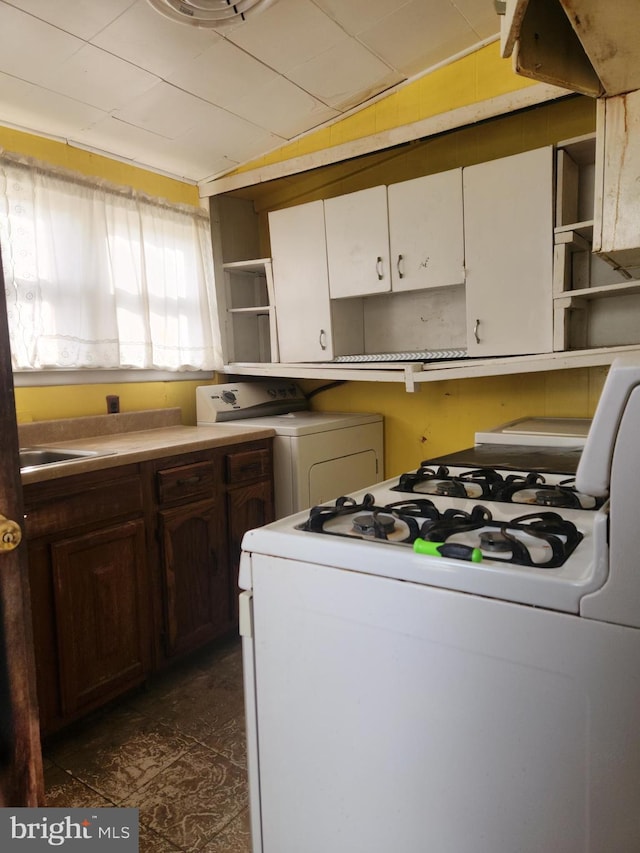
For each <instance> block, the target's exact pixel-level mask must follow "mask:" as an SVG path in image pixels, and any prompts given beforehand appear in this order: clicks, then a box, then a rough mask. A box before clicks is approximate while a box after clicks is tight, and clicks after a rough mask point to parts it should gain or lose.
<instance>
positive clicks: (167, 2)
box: [148, 0, 276, 29]
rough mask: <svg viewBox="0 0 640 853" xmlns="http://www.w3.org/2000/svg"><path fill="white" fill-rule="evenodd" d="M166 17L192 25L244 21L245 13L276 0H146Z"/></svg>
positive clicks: (255, 10)
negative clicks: (234, 0) (231, 0)
mask: <svg viewBox="0 0 640 853" xmlns="http://www.w3.org/2000/svg"><path fill="white" fill-rule="evenodd" d="M148 2H149V3H150V4H151V6H153V8H154V9H156V10H157V11H158V12H160V13H161V14H162V15H165V16H166V17H167V18H171V20H172V21H178V22H179V23H181V24H190V25H191V26H192V27H211V28H213V29H215V28H217V27H222V26H225V25H226V24H233V23H238V22H240V21H244V20H245V18H246V17H247V15H250V14H253V13H254V12H259V11H261V10H262V9H265V8H266V7H267V6H269V5H271V3H275V2H276V0H236V2H235V3H232V2H229V0H148Z"/></svg>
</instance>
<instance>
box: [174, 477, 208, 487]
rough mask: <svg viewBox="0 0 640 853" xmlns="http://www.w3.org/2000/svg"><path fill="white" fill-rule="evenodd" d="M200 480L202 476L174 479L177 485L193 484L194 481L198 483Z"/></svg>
mask: <svg viewBox="0 0 640 853" xmlns="http://www.w3.org/2000/svg"><path fill="white" fill-rule="evenodd" d="M200 480H202V477H198V476H194V477H183V478H182V479H181V480H176V485H177V486H195V484H196V483H199V482H200Z"/></svg>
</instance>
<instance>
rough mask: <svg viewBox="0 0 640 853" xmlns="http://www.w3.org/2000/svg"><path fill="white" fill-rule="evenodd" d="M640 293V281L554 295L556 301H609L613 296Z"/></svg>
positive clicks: (585, 288) (566, 291)
mask: <svg viewBox="0 0 640 853" xmlns="http://www.w3.org/2000/svg"><path fill="white" fill-rule="evenodd" d="M633 293H640V281H636V280H633V281H629V282H626V281H625V282H621V283H620V284H603V285H600V286H599V287H583V288H580V289H579V290H565V291H563V292H562V293H557V294H555V295H554V297H553V298H554V299H573V298H575V299H587V300H588V299H607V298H608V297H611V296H626V295H631V294H633Z"/></svg>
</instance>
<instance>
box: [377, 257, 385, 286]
mask: <svg viewBox="0 0 640 853" xmlns="http://www.w3.org/2000/svg"><path fill="white" fill-rule="evenodd" d="M376 272H377V273H378V281H382V279H383V278H384V270H383V267H382V258H378V259H377V260H376Z"/></svg>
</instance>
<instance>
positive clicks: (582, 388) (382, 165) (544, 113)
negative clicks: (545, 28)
mask: <svg viewBox="0 0 640 853" xmlns="http://www.w3.org/2000/svg"><path fill="white" fill-rule="evenodd" d="M528 85H531V83H530V82H529V81H526V80H523V79H522V78H518V77H516V76H515V75H514V74H513V73H512V72H511V69H510V64H509V62H505V61H503V60H500V58H499V53H498V47H497V45H496V44H492V45H490V46H488V47H486V48H484V49H482V50H480V51H478V52H477V53H474V54H472V55H470V56H468V57H465V58H463V59H461V60H459V61H458V62H455V63H453V64H451V65H450V66H446V67H444V68H442V69H439V70H438V71H436V72H434V73H433V74H430V75H427V76H425V77H423V78H421V79H420V80H417V81H415V82H414V83H412V84H409V85H407V86H405V87H403V88H402V89H401V90H399V91H398V92H396V93H394V94H392V95H390V96H388V97H387V98H384V99H381V100H379V101H378V102H377V103H376V104H374V105H372V106H370V107H368V108H366V109H364V110H361V111H360V112H358V113H356V114H355V115H353V116H351V117H349V118H347V119H344V120H343V121H341V122H337V123H335V124H333V125H332V126H331V127H329V128H325V129H321V130H319V131H317V132H315V133H311V134H307V135H306V136H304V137H302V138H301V139H300V140H298V141H296V142H294V143H292V144H291V145H288V146H285V147H284V148H282V149H279V150H278V151H277V152H273V153H271V154H270V155H269V156H268V157H266V158H262V159H261V161H259V162H260V163H263V162H264V163H267V162H276V161H278V160H285V159H287V158H289V157H293V156H298V155H300V154H304V153H308V152H310V151H315V150H319V149H320V148H322V147H327V146H330V145H336V144H339V143H342V142H346V141H349V140H351V139H356V138H359V137H362V136H366V135H368V134H371V133H374V132H378V131H380V130H384V129H387V128H390V127H396V126H399V125H402V124H406V123H410V122H413V121H417V120H420V119H422V118H426V117H428V116H430V115H435V114H437V113H441V112H444V111H446V110H449V109H453V108H455V107H458V106H463V105H465V104H469V103H473V102H475V101H479V100H484V99H486V98H489V97H492V96H495V95H500V94H503V93H505V92H509V91H514V90H516V89H519V88H523V87H525V86H528ZM594 113H595V110H594V107H593V102H590V101H588V100H587V99H574V100H569V101H565V102H562V103H557V104H551V105H549V106H546V107H543V108H540V109H535V110H529V111H526V112H524V113H522V114H519V115H518V116H514V117H510V118H508V119H505V120H501V121H499V122H489V123H486V124H485V125H483V126H482V127H480V126H478V127H475V126H474V127H471V128H469V129H467V130H464V131H459V132H458V133H456V134H454V135H451V134H448V135H446V136H445V137H440V138H438V139H433V140H428V141H426V142H425V143H419V144H415V145H413V146H409V149H411V150H408V151H407V152H405V154H404V155H403V156H402V157H397V156H396V152H388V153H383V154H379V155H375V156H372V157H371V158H368V159H367V160H365V161H363V162H362V166H363V168H362V169H359V170H357V171H356V173H355V175H354V170H353V168H352V167H349V168H347V169H345V167H342V166H337V167H332V171H323V172H320V171H319V170H318V172H316V173H310V174H307V175H305V176H300V177H299V178H296V179H293V180H292V179H288V180H287V181H285V182H280V183H278V182H274V183H273V185H272V186H270V187H268V188H264V187H262V188H261V189H260V191H259V192H257V191H256V194H255V201H256V207H257V208H258V209H259V210H261V211H263V214H264V212H265V211H266V210H268V209H270V208H271V207H274V206H287V205H289V204H297V203H300V202H302V201H304V200H307V199H309V198H311V197H314V195H316V196H318V197H326V196H327V195H329V194H334V195H335V194H338V193H340V192H346V191H350V190H351V189H353V188H357V186H359V185H362V182H364V183H365V184H368V185H371V182H372V181H373V182H375V180H377V179H378V177H379V176H381V175H383V174H384V176H385V177H384V180H388V181H389V182H393V181H395V180H403V179H404V177H406V176H407V175H408V173H414V172H415V170H418V171H422V172H423V173H424V174H427V173H428V172H429V171H437V170H440V169H442V168H447V164H450V163H451V164H452V165H456V164H458V163H460V162H478V160H482V159H491V158H492V157H497V156H502V155H503V154H507V153H511V152H512V151H514V150H521V149H523V148H530V147H534V146H535V145H538V144H546V143H548V142H551V141H554V140H558V139H563V138H570V137H572V136H576V135H580V134H582V133H585V132H589V131H591V130H593V128H594V126H595V120H594ZM0 146H2V147H4V148H6V149H7V150H12V151H18V152H21V153H24V154H27V155H30V156H33V157H37V158H39V159H43V160H48V161H49V162H51V163H55V164H58V165H62V166H66V167H68V168H71V169H76V170H79V171H82V172H84V173H87V174H94V175H98V176H100V177H104V178H107V179H108V180H111V181H114V182H117V183H129V184H131V185H132V186H135V187H136V188H138V189H142V190H144V191H145V192H149V193H151V194H153V195H161V196H165V197H167V198H169V199H171V200H172V201H178V202H183V203H192V204H197V192H196V189H195V188H194V187H192V186H189V185H187V184H182V183H181V182H179V181H171V180H170V179H167V178H164V177H161V176H159V175H155V174H153V173H150V172H145V171H144V170H141V169H137V168H135V167H132V166H128V165H126V164H122V163H119V162H116V161H112V160H109V159H107V158H104V157H99V156H98V155H95V154H89V153H87V152H84V151H80V150H78V149H74V148H72V147H70V146H68V145H63V144H60V143H57V142H53V141H50V140H45V139H40V138H38V137H34V136H31V135H28V134H22V133H18V132H16V131H10V130H6V129H3V128H0ZM250 165H251V166H253V165H256V164H255V163H254V164H250ZM379 182H381V181H379ZM328 183H329V184H330V187H328ZM606 372H607V371H606V368H594V369H578V370H568V371H558V372H550V373H538V374H525V375H519V376H508V377H495V378H485V379H468V380H458V381H448V382H434V383H428V384H425V385H424V386H423V387H422V390H420V391H418V392H417V393H415V394H408V393H407V392H406V391H405V390H404V386H403V385H402V384H400V383H398V384H396V383H370V382H349V383H346V384H345V385H343V386H340V387H338V388H335V389H331V390H328V391H326V392H323V393H321V394H318V395H317V396H314V397H313V407H314V408H316V409H319V410H325V411H327V410H331V409H335V410H343V411H377V412H381V413H382V414H383V415H384V417H385V436H386V438H385V444H386V475H387V476H393V475H395V474H397V473H399V472H400V471H403V470H407V469H410V468H413V467H415V466H416V465H417V464H418V463H419V462H420V460H422V459H424V458H427V457H428V456H430V455H434V454H439V453H444V452H448V451H452V450H455V449H458V448H461V447H463V446H467V445H469V444H471V443H472V442H473V433H474V431H475V430H477V429H481V428H486V427H491V426H494V425H496V424H498V423H502V422H504V421H507V420H510V419H513V418H516V417H520V416H525V415H562V416H567V417H568V416H574V417H585V416H589V415H591V414H592V413H593V411H594V409H595V405H596V402H597V399H598V396H599V393H600V390H601V388H602V383H603V381H604V377H605V375H606ZM222 381H224V380H222ZM196 384H197V383H195V382H189V381H182V382H158V383H136V384H124V383H123V384H101V385H85V386H67V387H60V386H56V387H55V388H18V389H16V401H17V408H18V411H19V414H20V416H21V418H22V419H23V420H40V419H43V418H57V417H72V416H75V415H85V414H94V413H103V412H105V411H106V404H105V399H104V398H105V396H106V394H118V395H119V396H120V401H121V409H122V411H131V410H136V409H146V408H160V407H164V406H175V405H177V406H181V407H182V409H183V422H184V423H194V422H195V407H194V402H193V396H194V387H195V385H196ZM302 384H303V386H304V387H305V388H308V389H311V388H315V387H318V385H321V384H322V383H313V382H304V383H302Z"/></svg>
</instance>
